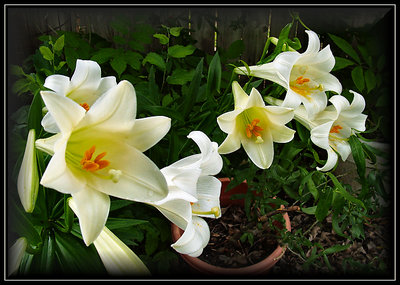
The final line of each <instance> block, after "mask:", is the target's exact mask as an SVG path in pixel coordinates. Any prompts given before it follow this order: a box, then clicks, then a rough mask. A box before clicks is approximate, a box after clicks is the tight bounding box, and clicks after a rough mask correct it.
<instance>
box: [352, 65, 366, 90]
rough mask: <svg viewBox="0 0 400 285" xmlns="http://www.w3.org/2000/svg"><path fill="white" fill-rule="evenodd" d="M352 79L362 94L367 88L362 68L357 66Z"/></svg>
mask: <svg viewBox="0 0 400 285" xmlns="http://www.w3.org/2000/svg"><path fill="white" fill-rule="evenodd" d="M351 78H352V79H353V82H354V84H355V85H356V87H357V89H358V90H359V91H360V92H362V91H363V89H364V86H365V82H364V71H363V69H362V67H361V66H357V67H356V68H354V69H353V70H352V71H351Z"/></svg>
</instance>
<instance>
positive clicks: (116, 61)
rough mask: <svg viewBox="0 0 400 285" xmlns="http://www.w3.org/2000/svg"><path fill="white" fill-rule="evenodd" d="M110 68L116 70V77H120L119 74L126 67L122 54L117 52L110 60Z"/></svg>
mask: <svg viewBox="0 0 400 285" xmlns="http://www.w3.org/2000/svg"><path fill="white" fill-rule="evenodd" d="M110 65H111V67H112V69H114V70H115V72H117V74H118V77H121V74H122V73H123V72H124V71H125V69H126V67H127V62H126V60H125V57H124V55H123V54H117V55H116V56H115V57H114V58H113V59H112V60H111V62H110Z"/></svg>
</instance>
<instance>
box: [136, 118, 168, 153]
mask: <svg viewBox="0 0 400 285" xmlns="http://www.w3.org/2000/svg"><path fill="white" fill-rule="evenodd" d="M170 128H171V119H170V118H168V117H164V116H154V117H147V118H142V119H137V120H135V125H134V127H133V129H132V132H131V133H130V135H129V138H128V143H129V144H130V145H132V146H134V147H135V148H137V149H138V150H140V151H142V152H145V151H146V150H148V149H149V148H151V147H152V146H154V145H155V144H156V143H158V142H159V141H160V140H161V139H162V138H163V137H164V136H165V135H166V134H167V133H168V131H169V129H170Z"/></svg>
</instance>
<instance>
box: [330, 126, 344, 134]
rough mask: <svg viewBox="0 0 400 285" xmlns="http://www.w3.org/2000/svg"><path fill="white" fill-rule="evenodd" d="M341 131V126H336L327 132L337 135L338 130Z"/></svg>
mask: <svg viewBox="0 0 400 285" xmlns="http://www.w3.org/2000/svg"><path fill="white" fill-rule="evenodd" d="M341 129H343V128H342V127H341V126H339V125H336V126H333V127H332V128H331V130H330V131H329V132H330V133H336V134H338V133H339V130H341Z"/></svg>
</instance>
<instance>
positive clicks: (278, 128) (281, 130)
mask: <svg viewBox="0 0 400 285" xmlns="http://www.w3.org/2000/svg"><path fill="white" fill-rule="evenodd" d="M269 129H270V131H271V134H272V140H273V141H274V142H277V143H287V142H290V141H291V140H292V139H293V137H294V133H295V132H296V131H294V130H292V129H290V128H288V127H286V126H282V125H275V124H271V125H270V128H269Z"/></svg>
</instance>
